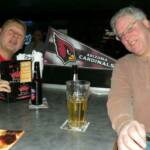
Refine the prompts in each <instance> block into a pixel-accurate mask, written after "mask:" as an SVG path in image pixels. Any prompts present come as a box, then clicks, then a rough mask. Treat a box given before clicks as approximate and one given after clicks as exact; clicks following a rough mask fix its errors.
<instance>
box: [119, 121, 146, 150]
mask: <svg viewBox="0 0 150 150" xmlns="http://www.w3.org/2000/svg"><path fill="white" fill-rule="evenodd" d="M117 144H118V150H144V149H145V148H146V131H145V128H144V125H143V124H140V123H139V122H137V121H135V120H133V121H130V122H129V123H127V124H125V125H124V126H123V127H122V128H121V130H120V132H119V134H118V142H117Z"/></svg>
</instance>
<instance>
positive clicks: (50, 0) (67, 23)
mask: <svg viewBox="0 0 150 150" xmlns="http://www.w3.org/2000/svg"><path fill="white" fill-rule="evenodd" d="M129 5H134V6H137V7H140V8H142V9H143V10H144V11H145V12H146V13H147V14H148V16H150V11H149V10H150V0H1V3H0V23H2V22H3V21H4V20H6V19H8V18H12V17H16V18H19V19H22V20H27V21H28V20H32V21H33V22H34V23H35V24H36V25H38V26H39V25H40V26H42V27H43V28H45V30H46V31H47V27H48V26H52V27H54V28H55V29H57V28H58V29H60V28H65V29H67V30H68V34H69V35H70V36H71V37H73V38H75V39H77V40H79V41H81V42H83V43H85V44H87V45H89V46H92V47H94V48H97V49H102V50H103V51H104V52H105V53H106V54H109V55H110V56H111V55H112V54H110V53H113V54H114V52H115V51H116V54H115V56H114V58H117V57H120V54H122V52H121V53H120V51H119V52H118V44H117V43H114V44H113V45H112V44H111V42H109V41H108V40H103V36H104V35H105V31H106V29H108V28H109V20H110V17H111V16H112V15H113V14H114V13H115V12H116V11H117V10H118V9H120V8H122V7H124V6H129ZM28 29H30V28H28ZM106 41H107V42H106ZM110 47H111V51H110ZM113 47H114V48H113ZM119 47H120V46H119ZM113 49H114V51H113Z"/></svg>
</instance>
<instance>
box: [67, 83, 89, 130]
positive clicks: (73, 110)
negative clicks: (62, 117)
mask: <svg viewBox="0 0 150 150" xmlns="http://www.w3.org/2000/svg"><path fill="white" fill-rule="evenodd" d="M89 89H90V82H89V81H85V80H77V81H72V80H70V81H67V82H66V97H67V107H68V125H69V127H70V128H74V129H75V128H82V127H83V126H85V124H86V123H87V101H88V97H89Z"/></svg>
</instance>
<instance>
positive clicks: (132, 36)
mask: <svg viewBox="0 0 150 150" xmlns="http://www.w3.org/2000/svg"><path fill="white" fill-rule="evenodd" d="M116 30H117V37H118V38H119V39H120V41H121V42H122V43H123V44H124V46H125V47H126V48H127V49H128V50H129V51H130V52H132V53H134V54H136V55H140V56H141V55H150V54H149V53H150V52H149V40H150V39H149V36H150V25H149V22H148V21H147V20H146V19H144V20H136V19H134V18H133V17H131V16H124V17H120V18H119V19H118V20H117V22H116Z"/></svg>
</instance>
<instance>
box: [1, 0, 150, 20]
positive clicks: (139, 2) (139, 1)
mask: <svg viewBox="0 0 150 150" xmlns="http://www.w3.org/2000/svg"><path fill="white" fill-rule="evenodd" d="M127 5H135V6H139V7H141V8H144V9H145V10H146V11H148V10H149V8H150V1H149V0H107V1H106V0H3V1H1V4H0V13H1V14H0V16H1V18H5V17H12V16H19V17H26V18H37V19H42V18H44V19H45V18H48V17H49V18H50V17H52V18H53V17H57V18H59V17H60V18H61V17H75V16H76V17H82V16H83V17H86V18H88V17H90V15H95V16H100V17H104V18H105V16H107V15H111V14H112V13H113V12H114V11H115V10H117V9H119V8H121V7H124V6H127ZM93 17H94V16H93ZM97 19H100V18H97Z"/></svg>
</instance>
